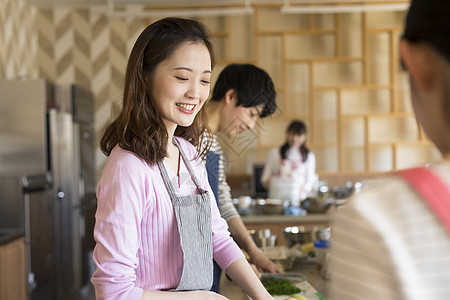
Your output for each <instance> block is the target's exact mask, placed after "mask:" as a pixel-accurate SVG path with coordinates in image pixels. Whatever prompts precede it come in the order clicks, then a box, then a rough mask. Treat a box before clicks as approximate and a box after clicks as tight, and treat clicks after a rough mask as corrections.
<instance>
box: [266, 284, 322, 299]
mask: <svg viewBox="0 0 450 300" xmlns="http://www.w3.org/2000/svg"><path fill="white" fill-rule="evenodd" d="M294 285H295V286H296V287H298V288H299V289H301V290H302V291H301V292H300V293H299V294H301V295H303V296H305V297H306V299H308V300H320V299H321V298H320V297H319V296H318V295H316V293H317V294H318V292H317V290H316V289H315V288H313V286H312V285H311V284H309V282H308V281H302V282H298V283H294ZM288 297H289V295H282V296H273V298H274V299H275V300H284V299H286V298H288Z"/></svg>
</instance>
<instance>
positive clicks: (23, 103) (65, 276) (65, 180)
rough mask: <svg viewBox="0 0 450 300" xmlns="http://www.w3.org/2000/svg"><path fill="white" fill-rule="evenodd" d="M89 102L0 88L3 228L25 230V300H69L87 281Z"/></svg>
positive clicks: (60, 92) (88, 96)
mask: <svg viewBox="0 0 450 300" xmlns="http://www.w3.org/2000/svg"><path fill="white" fill-rule="evenodd" d="M93 102H94V99H93V95H92V93H90V92H89V91H86V90H83V89H81V88H80V87H78V86H75V85H72V86H67V87H64V86H59V85H55V84H52V83H49V82H47V81H45V80H23V81H20V80H13V81H0V143H1V144H2V147H1V148H0V187H1V188H2V189H1V191H0V228H1V229H4V228H23V229H24V230H25V236H26V239H25V240H26V254H27V274H28V292H29V298H30V299H46V300H47V299H69V298H71V297H72V295H73V294H74V293H75V291H77V290H79V289H80V288H81V286H82V285H83V284H85V283H86V281H87V276H89V275H90V274H89V272H88V271H87V268H88V265H89V261H88V260H89V259H90V257H89V253H90V252H89V251H92V250H91V249H88V248H93V242H92V241H93V240H92V241H91V239H92V228H93V222H94V220H93V218H94V216H93V214H92V210H94V211H95V203H96V200H95V175H94V173H93V168H94V166H95V163H94V161H93V160H94V156H93V155H94V152H95V151H94V150H93V149H94V144H93V134H92V127H93ZM86 108H87V109H86ZM85 111H89V112H88V113H86V112H85ZM86 165H87V166H86ZM86 244H89V245H88V246H86ZM91 244H92V246H91ZM85 252H86V253H85Z"/></svg>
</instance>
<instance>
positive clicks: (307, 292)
mask: <svg viewBox="0 0 450 300" xmlns="http://www.w3.org/2000/svg"><path fill="white" fill-rule="evenodd" d="M263 276H264V275H263ZM269 276H273V277H278V278H284V279H287V280H289V281H291V282H292V283H293V284H294V285H295V286H296V287H298V288H299V289H300V290H301V292H300V293H299V294H301V295H303V296H305V297H306V299H308V300H324V299H323V298H322V297H321V295H320V294H319V293H318V292H317V290H316V289H315V288H314V287H313V286H312V285H311V284H310V283H309V282H308V281H307V280H306V279H305V278H306V276H305V275H303V274H301V273H298V274H295V273H294V274H292V273H291V274H290V273H285V274H276V275H269ZM289 296H290V295H279V296H273V298H274V299H275V300H284V299H286V298H288V297H289ZM249 299H251V298H249Z"/></svg>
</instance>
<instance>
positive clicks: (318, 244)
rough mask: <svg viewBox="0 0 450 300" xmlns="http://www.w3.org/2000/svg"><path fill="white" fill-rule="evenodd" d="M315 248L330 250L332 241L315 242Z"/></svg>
mask: <svg viewBox="0 0 450 300" xmlns="http://www.w3.org/2000/svg"><path fill="white" fill-rule="evenodd" d="M314 247H315V248H323V249H326V248H329V247H330V241H327V240H318V241H315V242H314Z"/></svg>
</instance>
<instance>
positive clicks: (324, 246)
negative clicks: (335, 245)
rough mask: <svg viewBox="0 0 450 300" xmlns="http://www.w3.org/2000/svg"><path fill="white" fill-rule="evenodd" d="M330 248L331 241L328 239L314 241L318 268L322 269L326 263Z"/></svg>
mask: <svg viewBox="0 0 450 300" xmlns="http://www.w3.org/2000/svg"><path fill="white" fill-rule="evenodd" d="M329 249H330V242H329V241H327V240H319V241H315V242H314V253H315V256H316V266H317V270H319V271H320V270H321V269H322V267H323V265H324V263H325V257H326V255H327V253H328V251H329Z"/></svg>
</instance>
